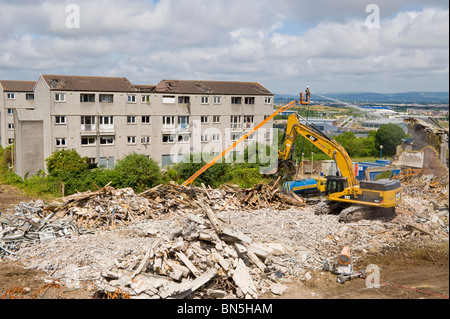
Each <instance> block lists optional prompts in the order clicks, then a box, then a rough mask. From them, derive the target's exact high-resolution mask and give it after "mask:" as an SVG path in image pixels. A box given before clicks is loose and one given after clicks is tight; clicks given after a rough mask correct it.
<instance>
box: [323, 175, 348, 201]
mask: <svg viewBox="0 0 450 319" xmlns="http://www.w3.org/2000/svg"><path fill="white" fill-rule="evenodd" d="M347 187H348V180H347V177H342V176H327V184H326V188H325V194H326V195H327V196H328V195H330V194H334V193H340V192H343V191H344V189H346V188H347Z"/></svg>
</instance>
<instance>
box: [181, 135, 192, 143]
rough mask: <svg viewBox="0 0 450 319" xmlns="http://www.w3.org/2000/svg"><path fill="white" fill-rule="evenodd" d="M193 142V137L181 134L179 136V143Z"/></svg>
mask: <svg viewBox="0 0 450 319" xmlns="http://www.w3.org/2000/svg"><path fill="white" fill-rule="evenodd" d="M190 140H191V136H190V135H189V134H180V135H178V142H181V143H183V142H189V141H190Z"/></svg>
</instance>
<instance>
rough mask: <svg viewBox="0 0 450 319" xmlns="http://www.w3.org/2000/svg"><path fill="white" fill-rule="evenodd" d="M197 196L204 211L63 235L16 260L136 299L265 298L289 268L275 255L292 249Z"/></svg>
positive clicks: (67, 279)
mask: <svg viewBox="0 0 450 319" xmlns="http://www.w3.org/2000/svg"><path fill="white" fill-rule="evenodd" d="M195 202H196V203H197V205H198V206H199V207H202V208H201V209H200V210H198V211H197V212H196V213H189V214H187V215H186V214H180V213H177V214H172V215H171V216H168V218H165V219H160V220H146V221H142V222H140V223H134V224H133V226H130V227H127V228H122V229H116V230H108V231H106V230H101V231H99V232H97V233H96V234H88V235H85V236H74V237H71V238H70V237H62V238H56V239H54V240H53V241H52V242H50V243H48V242H47V243H39V244H36V245H33V246H27V247H23V248H22V249H21V250H20V254H17V255H15V256H13V257H12V258H11V259H14V260H21V261H22V262H23V263H24V264H26V265H27V267H28V268H39V269H42V270H45V271H46V272H48V273H52V277H53V278H57V279H58V280H59V281H60V282H64V284H66V285H67V286H69V287H76V286H78V285H80V282H91V283H93V284H94V286H95V290H97V291H105V292H110V293H111V292H114V291H116V290H117V289H118V288H119V289H121V291H123V292H125V293H127V294H129V295H130V296H132V297H133V298H192V297H194V296H195V297H201V298H258V297H259V295H260V294H261V293H264V292H265V291H267V290H269V289H271V286H272V285H274V284H275V283H278V282H277V278H279V277H280V276H282V272H283V271H285V269H283V267H282V266H281V265H279V264H278V263H276V262H275V261H274V258H275V256H278V255H280V254H285V251H283V250H280V247H283V245H282V244H278V245H276V244H270V243H269V244H267V243H266V244H259V243H256V242H254V241H253V239H252V238H251V237H250V236H249V235H247V234H244V233H242V232H240V231H238V230H236V229H235V227H232V226H231V225H229V224H227V223H226V222H224V221H221V220H220V219H219V218H218V217H217V215H216V214H215V213H214V212H213V211H212V209H211V208H210V207H209V206H208V205H206V204H205V203H204V202H203V201H202V200H201V199H200V200H195ZM278 284H279V283H278ZM200 288H202V289H200ZM274 289H280V286H279V285H278V286H274Z"/></svg>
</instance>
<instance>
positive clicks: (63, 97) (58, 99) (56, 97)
mask: <svg viewBox="0 0 450 319" xmlns="http://www.w3.org/2000/svg"><path fill="white" fill-rule="evenodd" d="M54 101H55V102H66V94H65V93H55V95H54Z"/></svg>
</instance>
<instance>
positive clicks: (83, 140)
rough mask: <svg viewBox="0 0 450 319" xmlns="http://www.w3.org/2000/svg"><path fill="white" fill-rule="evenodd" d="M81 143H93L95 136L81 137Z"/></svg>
mask: <svg viewBox="0 0 450 319" xmlns="http://www.w3.org/2000/svg"><path fill="white" fill-rule="evenodd" d="M81 145H95V137H82V138H81Z"/></svg>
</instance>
